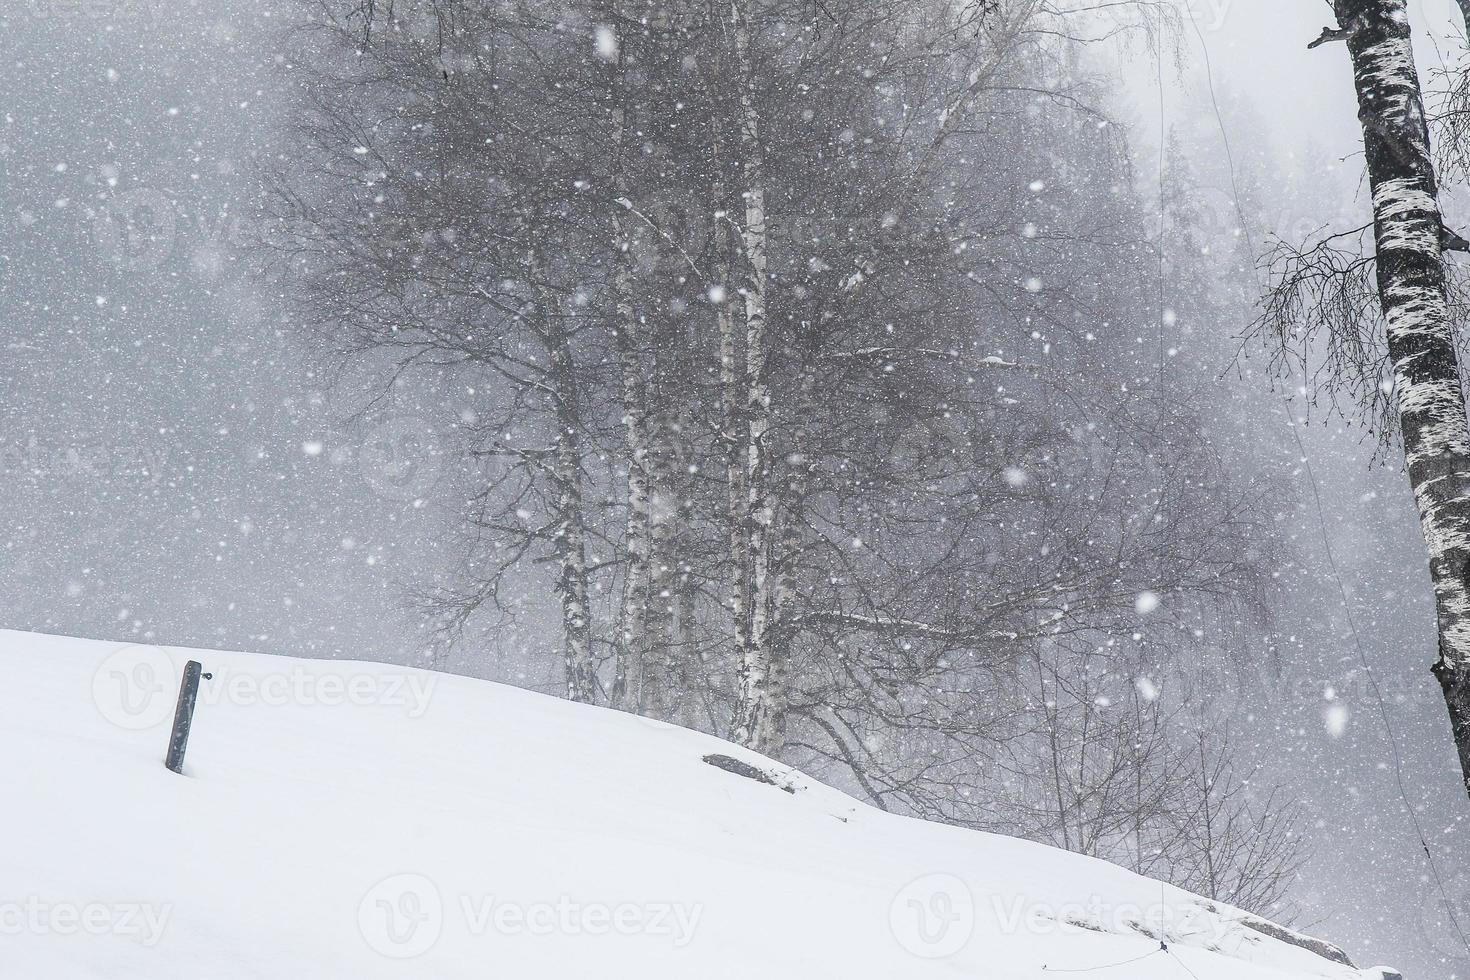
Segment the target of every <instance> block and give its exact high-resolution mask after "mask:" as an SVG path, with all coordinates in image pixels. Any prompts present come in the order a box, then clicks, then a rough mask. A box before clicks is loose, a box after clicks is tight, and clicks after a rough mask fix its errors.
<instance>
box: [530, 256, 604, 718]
mask: <svg viewBox="0 0 1470 980" xmlns="http://www.w3.org/2000/svg"><path fill="white" fill-rule="evenodd" d="M530 272H531V278H532V281H533V288H534V289H535V291H536V308H537V314H538V319H539V320H540V322H541V329H542V336H543V339H544V341H545V344H546V350H547V364H548V378H547V380H548V381H549V382H550V386H551V389H552V392H553V396H552V401H553V408H554V411H555V414H556V424H557V432H556V444H555V445H556V452H555V458H554V460H553V462H552V467H551V477H552V482H553V485H554V487H555V492H556V518H555V521H554V523H553V525H552V541H553V548H554V550H555V554H556V557H557V566H558V574H557V579H556V596H557V599H558V600H560V602H561V613H562V617H561V618H562V659H563V662H564V664H565V667H566V679H567V697H568V698H570V699H571V700H573V701H581V702H584V703H587V704H591V703H593V702H594V701H595V700H596V698H597V668H596V666H595V664H594V662H593V659H592V617H591V607H590V606H589V605H588V602H587V543H586V541H587V535H586V526H585V523H584V507H583V499H582V445H581V437H582V420H581V417H580V411H579V409H578V405H577V377H576V369H575V365H574V363H573V360H572V349H571V343H570V341H569V339H568V337H567V332H566V325H565V324H564V323H563V322H562V319H561V317H560V315H559V313H558V311H557V308H556V303H555V301H554V300H553V299H552V297H551V296H550V294H549V292H548V291H547V290H546V289H545V288H544V287H543V286H542V285H541V284H540V282H539V280H540V270H539V264H538V263H537V261H536V258H535V256H534V254H533V255H532V257H531V262H530Z"/></svg>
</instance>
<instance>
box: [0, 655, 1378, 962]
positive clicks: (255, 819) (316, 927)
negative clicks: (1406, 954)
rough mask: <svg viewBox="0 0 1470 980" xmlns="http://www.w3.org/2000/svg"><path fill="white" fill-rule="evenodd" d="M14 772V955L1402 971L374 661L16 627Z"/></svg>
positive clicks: (655, 739)
mask: <svg viewBox="0 0 1470 980" xmlns="http://www.w3.org/2000/svg"><path fill="white" fill-rule="evenodd" d="M191 656H192V657H195V658H196V659H199V660H201V661H202V662H203V663H204V666H205V670H207V671H211V672H212V673H213V675H214V676H213V679H212V680H208V681H206V682H205V683H204V688H203V691H202V693H201V698H200V705H199V708H198V713H197V716H196V721H195V727H194V733H193V737H192V740H191V743H190V746H189V754H188V763H187V766H186V773H187V775H186V776H178V775H174V774H173V773H170V772H168V771H166V770H165V769H164V767H163V765H162V761H161V760H162V755H163V752H164V748H165V741H166V736H167V730H168V723H169V720H170V718H171V715H172V711H173V700H174V693H175V690H176V686H177V678H178V676H179V673H180V671H181V669H182V666H183V664H184V662H185V661H186V660H187V659H189V658H190V657H191ZM706 756H725V757H728V759H730V760H736V761H737V762H741V763H744V764H746V765H750V766H754V767H757V768H759V769H761V770H764V771H767V772H770V773H772V774H774V778H775V781H776V782H777V783H779V784H781V785H771V784H767V783H763V782H759V781H757V780H755V779H751V778H747V777H746V776H742V775H739V774H737V773H735V772H731V771H729V770H730V769H739V768H741V767H740V766H739V765H736V764H734V763H732V762H729V761H725V762H724V763H723V764H724V765H725V766H726V768H719V767H717V766H715V765H712V764H708V763H706V762H705V761H704V759H705V757H706ZM717 761H720V760H717ZM0 785H3V786H4V802H3V804H0V977H5V978H12V977H14V978H26V980H73V978H107V980H122V978H140V980H142V978H146V980H172V978H180V980H182V978H189V980H199V978H208V980H222V978H245V977H252V978H253V977H261V978H270V980H280V978H287V977H290V978H308V977H309V978H312V980H335V978H344V980H346V978H351V980H375V978H400V977H401V978H415V980H429V978H433V980H458V978H466V980H469V978H473V980H484V978H486V977H517V978H540V980H585V978H588V977H599V978H650V980H651V978H670V980H675V978H677V980H691V978H696V980H707V978H716V977H727V976H728V977H740V978H746V980H748V978H752V977H760V978H804V980H810V978H826V977H831V978H842V980H864V978H873V980H878V978H882V980H893V978H918V977H977V978H986V980H1011V978H1042V977H1051V976H1067V977H1074V978H1095V980H1189V978H1190V977H1191V976H1193V977H1195V978H1197V980H1266V978H1283V977H1297V978H1307V977H1329V978H1335V980H1351V978H1364V977H1367V978H1374V980H1377V978H1379V977H1380V976H1381V974H1382V971H1379V970H1365V971H1358V970H1355V969H1352V968H1351V967H1349V966H1346V965H1343V964H1340V963H1337V962H1333V960H1332V959H1330V958H1328V957H1327V956H1324V955H1319V954H1318V953H1317V952H1313V951H1311V950H1309V949H1308V948H1305V946H1307V945H1311V943H1310V941H1307V940H1303V939H1301V938H1299V937H1295V936H1292V935H1291V934H1289V933H1286V932H1284V931H1281V930H1277V929H1275V928H1274V927H1271V926H1269V925H1267V924H1264V923H1259V922H1254V923H1253V922H1251V921H1250V920H1248V919H1247V918H1246V917H1244V916H1243V915H1242V914H1241V913H1239V912H1237V911H1235V910H1232V909H1228V908H1219V909H1215V908H1213V907H1212V906H1210V905H1209V904H1208V903H1204V902H1202V901H1201V900H1200V899H1197V898H1195V897H1193V896H1190V895H1188V894H1185V893H1182V892H1180V891H1178V890H1177V889H1172V888H1165V887H1163V886H1161V885H1160V884H1159V883H1157V882H1154V881H1150V880H1147V879H1145V878H1141V877H1138V876H1136V875H1134V874H1132V873H1130V872H1128V871H1125V870H1122V869H1120V868H1117V867H1115V866H1113V865H1110V864H1106V863H1103V862H1100V861H1095V860H1091V859H1087V858H1083V857H1078V856H1076V855H1072V854H1067V853H1064V852H1061V851H1057V850H1053V849H1051V848H1047V847H1043V846H1039V845H1036V844H1031V843H1026V842H1023V841H1018V840H1013V839H1010V838H1005V837H997V836H991V835H986V834H977V833H972V832H968V831H963V830H958V829H954V828H948V827H943V826H938V825H933V824H926V823H921V822H918V821H914V820H908V819H904V818H900V817H895V816H891V815H889V814H886V813H882V812H880V811H878V810H875V809H873V808H871V807H868V806H866V805H863V804H862V803H859V802H857V801H855V800H853V799H852V798H850V797H848V796H846V795H844V794H842V793H839V792H837V791H835V790H833V789H830V788H828V787H826V786H823V785H821V784H818V783H816V782H814V781H813V780H811V779H809V778H807V777H805V776H802V775H801V774H799V773H793V772H789V771H788V770H785V769H782V768H781V767H779V766H777V765H776V764H774V763H771V762H770V761H769V760H766V759H763V758H761V757H759V756H755V755H752V754H750V753H747V752H744V751H742V750H740V749H737V748H735V747H733V746H731V745H729V744H728V743H725V742H722V741H720V740H718V739H715V738H711V737H708V736H705V735H700V734H696V733H693V732H689V731H685V730H683V729H678V728H674V727H671V726H667V725H662V724H657V723H652V722H648V721H644V720H640V719H637V718H633V717H630V716H627V715H621V714H617V713H614V712H611V711H605V710H601V709H596V708H588V707H584V706H580V705H576V704H571V703H568V702H564V701H559V700H556V699H554V698H549V697H544V696H541V695H537V694H531V693H527V692H524V691H519V690H515V689H513V688H508V687H503V686H499V685H494V684H488V683H485V682H482V681H475V680H469V679H465V678H457V677H449V676H443V675H435V674H429V673H425V672H421V671H412V670H406V669H403V668H398V667H390V666H384V665H379V664H362V663H344V662H319V661H302V660H291V659H283V658H278V657H268V656H261V655H253V654H243V653H211V652H204V653H201V652H198V651H185V650H159V649H157V648H151V647H128V646H121V645H119V644H114V643H101V642H93V641H86V640H72V639H63V638H58V637H47V636H40V635H35V634H25V633H7V632H0ZM1158 936H1162V937H1163V939H1164V941H1165V942H1166V943H1167V944H1168V947H1169V948H1168V950H1167V951H1164V950H1161V949H1160V942H1159V939H1158V938H1155V937H1158ZM1324 951H1326V952H1328V953H1330V952H1331V951H1330V948H1325V949H1324ZM1122 964H1126V965H1122ZM1079 971H1080V972H1079Z"/></svg>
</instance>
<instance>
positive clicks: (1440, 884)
mask: <svg viewBox="0 0 1470 980" xmlns="http://www.w3.org/2000/svg"><path fill="white" fill-rule="evenodd" d="M1184 7H1185V10H1186V11H1187V12H1188V14H1189V23H1190V26H1191V27H1193V28H1194V33H1195V36H1196V37H1197V38H1198V39H1199V44H1200V50H1201V52H1202V53H1203V55H1204V61H1205V80H1206V83H1207V84H1208V87H1209V93H1210V103H1211V105H1212V106H1213V107H1214V112H1215V122H1216V123H1217V125H1218V126H1219V129H1220V140H1221V143H1222V144H1223V146H1224V150H1225V163H1226V166H1227V167H1228V169H1229V172H1230V193H1231V198H1232V200H1233V202H1234V205H1235V216H1236V220H1237V221H1239V222H1240V230H1241V233H1242V234H1243V235H1245V236H1246V240H1247V241H1254V239H1253V238H1252V237H1251V235H1250V231H1249V223H1248V222H1247V221H1246V217H1245V209H1244V208H1243V207H1242V206H1241V203H1240V187H1239V185H1238V184H1237V182H1236V175H1235V156H1234V154H1233V153H1232V152H1231V148H1230V135H1229V132H1228V131H1227V129H1226V127H1225V117H1224V114H1223V113H1222V112H1221V110H1220V100H1219V98H1218V97H1217V96H1216V94H1215V72H1214V68H1213V66H1212V65H1211V63H1210V46H1209V44H1208V43H1207V42H1206V41H1205V36H1204V32H1203V31H1201V30H1200V27H1199V21H1198V20H1196V18H1195V15H1194V8H1193V7H1192V6H1191V5H1190V4H1185V5H1184ZM1283 399H1284V400H1286V424H1287V427H1288V428H1289V429H1290V430H1291V434H1292V437H1293V438H1294V439H1295V440H1296V445H1297V450H1298V452H1299V453H1300V454H1301V461H1302V468H1303V469H1304V470H1305V471H1306V474H1307V481H1308V483H1309V484H1310V485H1311V487H1312V498H1313V501H1314V502H1315V505H1316V510H1317V526H1318V530H1319V531H1320V533H1321V535H1322V546H1323V548H1324V549H1325V551H1326V554H1327V564H1328V567H1329V568H1330V569H1331V570H1332V577H1333V579H1334V580H1335V581H1336V583H1337V591H1338V594H1339V595H1340V596H1341V597H1342V606H1343V612H1344V615H1345V616H1346V617H1347V621H1348V628H1349V630H1350V631H1351V632H1352V636H1353V647H1354V649H1355V651H1356V653H1357V657H1358V663H1359V665H1360V666H1361V667H1362V668H1363V673H1364V675H1365V676H1366V677H1367V678H1368V685H1369V689H1370V690H1372V692H1373V699H1374V701H1376V702H1377V705H1378V716H1379V719H1380V721H1381V722H1382V723H1383V730H1384V734H1385V735H1386V736H1387V738H1388V747H1389V754H1390V757H1391V758H1392V759H1393V772H1394V783H1395V785H1396V786H1397V788H1398V794H1399V801H1400V802H1401V803H1403V806H1404V810H1405V811H1406V812H1407V813H1408V815H1409V821H1410V823H1412V824H1413V827H1414V833H1415V835H1416V836H1417V837H1418V838H1419V846H1420V847H1422V848H1423V849H1424V858H1425V860H1426V861H1427V862H1428V864H1429V871H1430V874H1431V875H1432V876H1433V877H1434V883H1435V886H1436V888H1438V890H1439V894H1440V898H1441V899H1442V900H1443V903H1444V908H1445V912H1446V913H1447V914H1448V915H1449V919H1450V924H1451V925H1452V926H1454V929H1455V934H1456V935H1457V936H1458V937H1459V939H1460V943H1461V944H1462V945H1463V946H1464V947H1465V950H1466V952H1467V953H1470V939H1467V938H1466V936H1465V931H1464V929H1462V928H1461V926H1460V920H1459V917H1458V916H1457V915H1456V914H1455V909H1454V905H1453V903H1452V902H1451V901H1450V896H1449V891H1448V890H1447V889H1446V888H1445V883H1444V877H1443V875H1441V874H1440V870H1439V864H1438V862H1436V861H1435V859H1434V852H1433V851H1431V850H1430V848H1429V841H1428V839H1427V838H1426V837H1425V834H1424V827H1423V824H1422V823H1421V822H1420V820H1419V814H1418V813H1417V812H1416V811H1415V810H1414V807H1413V804H1411V803H1410V802H1409V793H1408V789H1407V787H1406V786H1405V783H1404V767H1403V759H1402V757H1401V756H1400V754H1399V746H1398V735H1397V733H1396V732H1395V731H1394V727H1393V722H1392V719H1391V718H1390V717H1389V714H1388V705H1387V704H1386V703H1385V702H1384V699H1383V691H1382V689H1381V688H1380V687H1379V686H1378V677H1377V675H1376V674H1374V672H1373V668H1372V666H1371V665H1370V664H1369V662H1368V655H1367V653H1366V652H1365V650H1364V648H1363V638H1362V636H1361V634H1359V632H1358V624H1357V618H1356V617H1355V616H1354V615H1353V608H1352V601H1351V600H1350V599H1349V597H1348V591H1347V585H1346V584H1345V583H1344V581H1343V577H1342V572H1341V571H1340V570H1339V568H1338V566H1337V557H1336V555H1335V553H1334V552H1333V548H1332V538H1331V535H1330V534H1328V531H1327V511H1326V508H1325V507H1324V506H1323V503H1322V491H1321V487H1320V485H1319V484H1318V482H1317V475H1316V472H1315V471H1314V470H1313V468H1312V459H1311V456H1310V455H1309V454H1308V452H1307V446H1306V442H1305V441H1304V440H1303V439H1302V434H1301V430H1300V427H1299V426H1298V425H1297V421H1296V417H1295V415H1294V414H1293V413H1292V410H1291V402H1290V400H1289V399H1286V396H1285V395H1284V394H1283ZM1175 959H1178V957H1175ZM1180 965H1181V966H1182V965H1183V964H1182V963H1181V964H1180ZM1185 969H1186V970H1187V969H1188V967H1185ZM1191 975H1192V974H1191Z"/></svg>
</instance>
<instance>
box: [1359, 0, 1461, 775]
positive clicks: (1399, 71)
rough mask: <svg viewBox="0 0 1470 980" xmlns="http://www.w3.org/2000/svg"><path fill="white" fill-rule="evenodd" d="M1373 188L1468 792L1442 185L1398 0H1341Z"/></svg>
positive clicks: (1442, 678)
mask: <svg viewBox="0 0 1470 980" xmlns="http://www.w3.org/2000/svg"><path fill="white" fill-rule="evenodd" d="M1334 8H1335V11H1336V13H1337V17H1338V23H1339V25H1341V27H1342V28H1343V29H1344V30H1345V31H1346V32H1347V45H1348V50H1349V52H1350V53H1351V55H1352V62H1353V71H1354V76H1355V82H1356V86H1357V93H1358V118H1359V120H1360V121H1361V122H1362V125H1363V147H1364V152H1365V157H1366V159H1367V164H1368V176H1369V179H1370V181H1371V184H1372V187H1373V211H1374V230H1375V236H1376V239H1377V260H1378V291H1379V296H1380V299H1381V301H1382V305H1383V315H1384V318H1385V319H1386V321H1387V324H1388V327H1387V333H1388V349H1389V358H1390V360H1391V362H1392V365H1393V376H1394V385H1395V388H1396V396H1397V401H1398V410H1399V417H1400V424H1401V426H1402V429H1403V438H1404V457H1405V462H1406V463H1407V466H1408V471H1409V481H1410V483H1411V484H1412V485H1413V488H1414V496H1415V498H1416V499H1417V501H1418V504H1419V515H1420V522H1421V524H1422V525H1423V529H1424V540H1425V543H1426V545H1427V546H1428V549H1429V566H1430V572H1431V575H1432V578H1433V580H1434V591H1435V600H1436V608H1437V613H1438V626H1439V661H1438V663H1436V664H1435V667H1434V673H1435V676H1436V677H1437V678H1438V679H1439V682H1440V685H1441V687H1442V688H1443V691H1444V696H1445V703H1446V705H1447V707H1448V709H1449V714H1450V722H1451V725H1452V726H1453V729H1454V736H1455V744H1456V746H1457V748H1458V749H1459V753H1460V764H1461V768H1462V770H1463V772H1464V774H1465V777H1466V788H1467V791H1470V580H1467V576H1470V424H1467V421H1466V412H1465V397H1464V392H1463V390H1462V388H1461V384H1460V371H1459V364H1458V361H1457V358H1456V350H1455V337H1454V333H1453V328H1452V327H1451V325H1450V323H1449V320H1448V312H1447V304H1446V296H1445V275H1444V267H1443V265H1442V262H1443V256H1442V254H1441V251H1440V249H1441V246H1440V241H1441V231H1442V228H1443V222H1442V219H1441V215H1440V210H1439V189H1438V186H1437V184H1436V180H1435V174H1434V166H1433V163H1432V162H1431V159H1430V155H1429V132H1428V128H1427V126H1426V124H1425V118H1424V103H1423V97H1422V95H1421V93H1420V89H1419V77H1418V73H1417V71H1416V69H1415V67H1414V52H1413V46H1412V44H1411V41H1410V36H1409V21H1408V14H1407V12H1406V10H1405V5H1404V0H1336V2H1335V4H1334Z"/></svg>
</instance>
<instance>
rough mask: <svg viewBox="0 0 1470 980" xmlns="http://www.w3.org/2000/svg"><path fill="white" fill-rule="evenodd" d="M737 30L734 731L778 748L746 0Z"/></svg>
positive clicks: (763, 287) (758, 151)
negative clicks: (741, 626)
mask: <svg viewBox="0 0 1470 980" xmlns="http://www.w3.org/2000/svg"><path fill="white" fill-rule="evenodd" d="M730 21H731V23H730V34H731V37H732V38H733V41H734V55H735V58H734V60H735V64H734V69H735V75H736V78H737V79H738V80H739V85H740V112H739V116H740V118H739V120H738V124H737V126H736V129H737V131H738V132H739V134H740V159H741V176H742V183H743V185H744V187H743V191H742V194H741V196H742V198H743V200H744V203H745V220H744V222H743V223H742V225H741V229H740V240H741V252H742V256H741V257H742V259H743V260H744V261H743V263H742V269H741V273H742V275H741V288H740V298H741V305H742V307H743V308H744V311H745V502H746V505H745V534H746V537H747V539H748V540H749V549H750V570H749V578H748V586H747V588H746V594H747V596H748V603H749V609H748V611H747V615H748V617H749V618H748V623H749V626H748V630H747V633H746V636H745V645H744V649H743V650H741V655H740V668H739V678H738V679H739V690H738V693H737V697H738V700H737V702H736V708H735V727H734V735H733V738H734V740H735V741H737V742H739V743H740V744H741V745H745V746H747V747H749V748H752V749H755V750H756V751H757V752H764V753H767V754H773V753H775V752H777V751H778V750H779V749H780V746H779V745H778V744H776V742H777V738H778V733H779V731H780V728H781V724H780V719H781V715H782V714H783V706H782V704H781V703H780V700H779V697H778V695H779V686H778V685H777V684H776V683H773V681H774V677H773V670H772V667H773V665H772V659H771V658H772V650H771V621H770V616H771V607H772V592H773V586H774V582H773V581H772V576H771V525H772V521H773V516H774V510H775V508H774V506H773V505H772V501H771V498H770V469H771V463H770V455H769V454H770V443H769V440H770V434H771V389H770V384H769V380H768V378H767V375H766V356H767V343H768V336H767V327H768V320H767V300H768V294H769V289H768V278H767V274H766V236H767V229H766V193H765V179H766V177H765V152H764V150H765V148H764V146H763V145H762V133H761V125H760V112H759V110H758V109H757V107H756V104H755V77H754V66H753V64H752V57H751V43H752V38H751V30H750V20H749V17H748V14H747V10H746V0H734V2H733V3H731V5H730Z"/></svg>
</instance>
